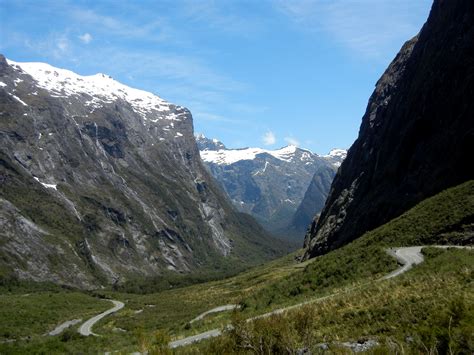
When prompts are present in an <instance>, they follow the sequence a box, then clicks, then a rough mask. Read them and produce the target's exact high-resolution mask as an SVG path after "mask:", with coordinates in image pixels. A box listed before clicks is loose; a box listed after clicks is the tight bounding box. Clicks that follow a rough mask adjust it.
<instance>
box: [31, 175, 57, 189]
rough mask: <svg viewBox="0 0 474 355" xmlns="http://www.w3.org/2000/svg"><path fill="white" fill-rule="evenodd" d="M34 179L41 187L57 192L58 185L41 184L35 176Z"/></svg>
mask: <svg viewBox="0 0 474 355" xmlns="http://www.w3.org/2000/svg"><path fill="white" fill-rule="evenodd" d="M34 179H35V180H36V181H38V182H39V183H40V184H41V185H43V186H44V187H46V188H47V189H54V190H56V191H57V190H58V188H57V186H58V184H45V183H44V182H41V181H40V180H39V179H38V178H37V177H36V176H35V177H34Z"/></svg>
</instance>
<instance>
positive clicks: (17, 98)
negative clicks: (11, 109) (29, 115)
mask: <svg viewBox="0 0 474 355" xmlns="http://www.w3.org/2000/svg"><path fill="white" fill-rule="evenodd" d="M9 95H10V96H11V97H13V98H14V99H15V100H16V101H18V102H19V103H20V104H22V105H23V106H28V105H27V104H26V103H25V102H24V101H23V100H22V99H20V98H19V97H18V96H15V95H13V94H10V93H9Z"/></svg>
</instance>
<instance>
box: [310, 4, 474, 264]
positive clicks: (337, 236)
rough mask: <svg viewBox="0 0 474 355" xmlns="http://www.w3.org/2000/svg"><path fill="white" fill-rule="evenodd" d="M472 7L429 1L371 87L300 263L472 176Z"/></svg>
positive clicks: (473, 54) (473, 101)
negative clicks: (418, 26)
mask: <svg viewBox="0 0 474 355" xmlns="http://www.w3.org/2000/svg"><path fill="white" fill-rule="evenodd" d="M473 63H474V3H473V2H472V1H469V0H460V1H442V0H435V1H434V4H433V7H432V9H431V13H430V16H429V18H428V21H427V22H426V24H425V25H424V26H423V28H422V30H421V32H420V34H419V35H418V36H417V37H415V38H413V39H412V40H410V41H408V42H407V43H406V44H405V45H404V46H403V47H402V49H401V50H400V52H399V53H398V55H397V56H396V58H395V59H394V61H393V62H392V63H391V64H390V66H389V67H388V69H387V70H386V71H385V73H384V74H383V75H382V77H381V78H380V80H379V81H378V82H377V85H376V88H375V91H374V93H373V94H372V96H371V97H370V100H369V103H368V107H367V111H366V113H365V115H364V116H363V118H362V124H361V127H360V132H359V136H358V138H357V140H356V141H355V143H354V144H353V146H352V147H351V148H350V150H349V152H348V155H347V158H346V160H345V161H344V162H343V164H342V166H341V167H340V169H339V171H338V174H337V175H336V177H335V179H334V182H333V184H332V187H331V192H330V194H329V197H328V200H327V202H326V205H325V208H324V210H323V211H322V213H321V217H320V219H319V221H318V222H314V223H313V225H312V226H311V227H310V230H309V231H308V234H307V236H306V243H305V245H306V248H307V249H306V258H309V257H313V256H316V255H319V254H322V253H326V252H327V251H329V250H331V249H334V248H337V247H340V246H342V245H344V244H346V243H349V242H350V241H352V240H354V239H355V238H357V237H359V236H361V235H362V234H363V233H364V232H366V231H368V230H371V229H373V228H376V227H377V226H380V225H382V224H384V223H385V222H387V221H389V220H390V219H392V218H394V217H396V216H398V215H400V214H401V213H403V212H404V211H406V210H407V209H409V208H410V207H412V206H413V205H415V204H416V203H418V202H419V201H421V200H423V199H425V198H427V197H429V196H431V195H434V194H436V193H437V192H439V191H441V190H443V189H445V188H447V187H450V186H453V185H457V184H459V183H461V182H463V181H466V180H468V179H472V178H473V177H474V171H473V164H471V163H470V158H471V155H472V152H474V125H473V117H474V100H473V97H474V79H473V78H474V66H473Z"/></svg>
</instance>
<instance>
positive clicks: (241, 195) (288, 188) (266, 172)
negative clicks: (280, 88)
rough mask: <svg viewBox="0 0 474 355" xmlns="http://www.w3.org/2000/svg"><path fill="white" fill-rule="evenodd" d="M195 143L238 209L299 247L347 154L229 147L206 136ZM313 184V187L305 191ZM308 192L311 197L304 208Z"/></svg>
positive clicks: (200, 137) (287, 148) (339, 151)
mask: <svg viewBox="0 0 474 355" xmlns="http://www.w3.org/2000/svg"><path fill="white" fill-rule="evenodd" d="M196 141H197V144H198V147H199V150H200V151H201V157H202V159H203V161H204V163H205V164H206V165H207V167H208V168H209V170H210V172H211V174H212V175H213V176H214V177H215V179H216V180H217V181H218V182H219V183H220V184H221V186H222V187H223V189H224V190H225V191H226V193H227V194H228V195H229V197H230V198H231V200H232V202H233V203H234V206H235V207H236V208H238V209H239V210H240V211H242V212H246V213H249V214H251V215H252V216H254V217H255V218H256V219H257V220H258V221H259V222H260V223H261V224H262V225H263V226H264V227H265V228H266V229H267V230H269V231H270V232H272V233H274V234H276V235H279V236H281V237H283V238H285V239H288V240H293V241H296V242H298V244H299V246H300V245H301V244H300V243H301V241H302V239H303V236H304V231H305V230H306V228H307V226H308V224H309V223H310V222H311V220H312V218H313V215H314V213H316V212H319V211H320V210H321V209H322V207H323V206H324V201H325V199H326V197H327V194H328V192H329V187H330V185H331V181H332V179H333V177H334V175H335V173H336V170H337V168H338V166H339V165H340V164H341V162H342V161H343V160H344V158H345V152H346V151H345V150H342V149H334V150H332V151H331V152H330V153H329V154H328V155H324V156H319V155H317V154H314V153H312V152H310V151H309V150H306V149H301V148H298V147H295V146H287V147H283V148H281V149H277V150H266V149H262V148H242V149H227V148H226V147H225V146H224V144H222V143H221V142H220V141H218V140H217V139H209V138H206V137H205V136H204V135H202V134H201V135H198V136H197V137H196ZM310 183H311V185H313V184H314V185H315V186H310V191H309V192H306V191H307V189H308V186H309V185H310ZM305 193H306V194H308V198H307V199H306V201H305V203H304V206H301V203H302V201H303V198H304V196H305ZM309 196H312V197H313V200H311V199H310V198H309ZM297 211H298V212H297ZM295 213H297V216H296V217H294V215H295Z"/></svg>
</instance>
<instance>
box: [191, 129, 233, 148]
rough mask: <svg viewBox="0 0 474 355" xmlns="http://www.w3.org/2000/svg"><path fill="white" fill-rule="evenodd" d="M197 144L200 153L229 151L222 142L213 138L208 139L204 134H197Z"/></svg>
mask: <svg viewBox="0 0 474 355" xmlns="http://www.w3.org/2000/svg"><path fill="white" fill-rule="evenodd" d="M196 143H197V145H198V148H199V150H200V151H206V150H214V151H217V150H225V149H227V148H226V147H225V145H224V144H223V143H222V142H221V141H219V140H217V139H215V138H213V139H210V138H207V137H206V136H205V135H204V134H202V133H198V134H196Z"/></svg>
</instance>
